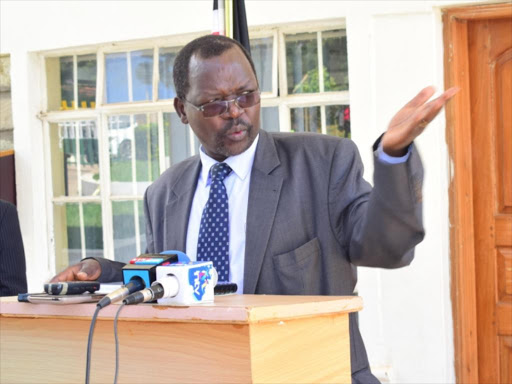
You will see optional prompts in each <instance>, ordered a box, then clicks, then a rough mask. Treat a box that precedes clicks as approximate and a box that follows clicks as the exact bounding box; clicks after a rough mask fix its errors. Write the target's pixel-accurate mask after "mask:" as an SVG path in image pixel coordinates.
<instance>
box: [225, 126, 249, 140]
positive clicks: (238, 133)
mask: <svg viewBox="0 0 512 384" xmlns="http://www.w3.org/2000/svg"><path fill="white" fill-rule="evenodd" d="M247 135H248V129H247V127H246V126H244V125H236V126H234V127H233V128H232V129H230V130H229V131H228V132H227V133H226V136H227V137H228V139H230V140H232V141H242V140H244V139H245V138H246V137H247Z"/></svg>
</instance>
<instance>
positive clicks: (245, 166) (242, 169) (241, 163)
mask: <svg viewBox="0 0 512 384" xmlns="http://www.w3.org/2000/svg"><path fill="white" fill-rule="evenodd" d="M259 138H260V134H259V133H258V135H257V136H256V138H255V139H254V141H253V142H252V144H251V146H250V147H249V148H247V149H246V150H245V151H244V152H242V153H241V154H239V155H236V156H230V157H228V158H227V159H226V160H224V163H226V164H227V165H229V166H230V167H231V169H232V170H233V172H234V173H235V175H237V176H238V178H239V179H240V180H245V178H246V177H247V175H248V174H249V173H250V171H251V168H252V165H253V163H254V156H255V155H256V147H257V146H258V140H259ZM199 156H200V158H201V165H202V168H201V180H203V182H204V183H205V186H208V185H210V177H209V172H210V168H211V167H212V166H213V165H214V164H215V163H218V161H217V160H215V159H212V158H211V157H210V156H208V155H207V154H206V153H205V152H204V150H203V146H202V145H201V147H200V148H199Z"/></svg>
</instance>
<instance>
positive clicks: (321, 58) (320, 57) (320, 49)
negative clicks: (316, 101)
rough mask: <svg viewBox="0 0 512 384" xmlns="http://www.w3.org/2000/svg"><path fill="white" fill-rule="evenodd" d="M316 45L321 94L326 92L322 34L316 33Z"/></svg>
mask: <svg viewBox="0 0 512 384" xmlns="http://www.w3.org/2000/svg"><path fill="white" fill-rule="evenodd" d="M316 45H317V52H318V86H319V89H320V93H322V92H325V89H324V86H325V85H324V54H323V47H322V32H317V33H316Z"/></svg>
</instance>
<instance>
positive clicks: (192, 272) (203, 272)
mask: <svg viewBox="0 0 512 384" xmlns="http://www.w3.org/2000/svg"><path fill="white" fill-rule="evenodd" d="M211 268H212V267H211V266H200V267H195V268H190V269H189V271H188V282H189V284H190V285H191V286H192V289H193V291H194V297H195V298H196V299H197V300H198V301H201V300H202V299H203V296H204V294H205V292H206V288H207V287H208V284H210V280H211V278H212V276H211V273H210V269H211Z"/></svg>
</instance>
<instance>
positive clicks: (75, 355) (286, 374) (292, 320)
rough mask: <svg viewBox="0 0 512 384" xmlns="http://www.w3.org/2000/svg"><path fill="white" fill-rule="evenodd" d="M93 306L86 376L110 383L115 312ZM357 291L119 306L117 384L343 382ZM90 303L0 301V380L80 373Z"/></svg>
mask: <svg viewBox="0 0 512 384" xmlns="http://www.w3.org/2000/svg"><path fill="white" fill-rule="evenodd" d="M118 308H119V306H118V305H115V304H114V305H111V306H109V307H106V308H105V309H103V310H102V311H101V312H100V315H99V317H98V321H97V323H96V328H95V332H94V339H93V343H92V363H91V383H106V382H113V380H114V369H115V344H114V331H113V318H114V316H115V313H116V311H117V310H118ZM361 308H362V300H361V299H360V298H359V297H352V296H350V297H325V296H265V295H232V296H219V297H216V298H215V303H214V304H209V305H201V306H194V307H169V306H160V305H155V304H142V305H137V306H126V307H123V309H122V311H121V314H120V316H119V323H118V335H119V363H120V366H119V383H313V382H315V383H350V382H351V377H350V340H349V332H348V313H349V312H354V311H358V310H360V309H361ZM94 309H95V305H94V304H74V305H49V304H29V303H18V302H17V301H16V300H15V298H2V299H1V301H0V382H1V383H4V382H5V383H32V382H34V383H36V382H45V383H74V382H83V381H84V379H85V364H86V352H87V336H88V332H89V326H90V321H91V317H92V314H93V313H94Z"/></svg>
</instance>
